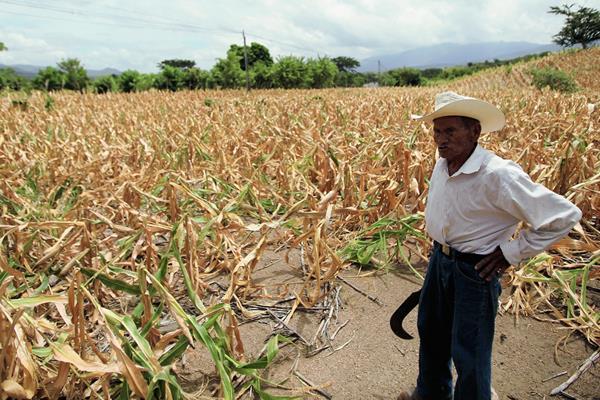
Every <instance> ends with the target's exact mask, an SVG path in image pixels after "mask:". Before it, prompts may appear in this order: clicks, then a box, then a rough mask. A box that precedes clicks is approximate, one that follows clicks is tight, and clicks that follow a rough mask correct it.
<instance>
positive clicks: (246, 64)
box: [242, 30, 250, 91]
mask: <svg viewBox="0 0 600 400" xmlns="http://www.w3.org/2000/svg"><path fill="white" fill-rule="evenodd" d="M242 36H243V37H244V68H245V70H246V90H247V91H250V71H249V70H248V50H247V48H246V34H245V33H244V31H243V30H242Z"/></svg>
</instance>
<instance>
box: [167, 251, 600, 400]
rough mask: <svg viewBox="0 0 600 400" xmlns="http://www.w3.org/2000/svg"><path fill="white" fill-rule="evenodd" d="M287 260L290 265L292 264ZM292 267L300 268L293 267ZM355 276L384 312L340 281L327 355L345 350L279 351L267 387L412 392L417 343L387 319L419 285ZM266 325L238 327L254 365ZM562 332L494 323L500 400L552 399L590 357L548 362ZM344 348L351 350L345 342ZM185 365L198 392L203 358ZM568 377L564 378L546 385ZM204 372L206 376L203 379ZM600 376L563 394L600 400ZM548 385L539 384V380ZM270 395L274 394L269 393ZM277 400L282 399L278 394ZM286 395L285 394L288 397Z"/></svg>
mask: <svg viewBox="0 0 600 400" xmlns="http://www.w3.org/2000/svg"><path fill="white" fill-rule="evenodd" d="M265 258H266V260H264V261H263V262H262V264H263V265H264V266H267V267H263V269H262V270H260V271H258V272H257V274H256V275H257V278H256V279H257V280H258V281H259V282H260V283H262V284H264V285H267V286H269V285H271V284H275V283H282V282H288V283H290V284H292V285H293V284H294V283H295V282H298V279H299V275H298V274H295V273H294V269H293V268H292V267H291V266H290V265H286V264H285V263H275V264H273V265H269V262H271V263H272V262H273V261H272V260H276V255H274V254H267V255H266V257H265ZM292 258H293V257H292ZM290 264H291V265H299V264H298V263H297V260H291V261H290ZM356 272H357V271H356V270H349V271H347V272H346V273H344V275H343V276H344V277H345V278H346V279H347V280H348V281H350V282H352V283H353V284H355V285H356V286H359V287H360V288H362V289H364V291H366V292H368V293H369V294H372V295H374V296H377V298H378V299H380V300H381V302H382V303H383V306H380V305H378V304H376V303H375V302H373V301H371V300H369V299H367V298H366V297H365V296H363V295H362V294H359V293H358V292H357V291H355V290H354V289H352V288H350V287H349V286H348V285H346V284H344V283H343V282H341V281H338V283H339V284H340V285H341V291H340V299H341V303H342V304H341V306H342V307H341V309H340V312H339V315H338V318H337V320H334V321H332V325H331V328H330V333H331V332H334V331H335V330H336V328H337V327H339V326H341V325H342V324H343V323H344V322H346V321H348V323H347V324H346V325H345V326H344V327H343V328H341V329H340V331H339V333H338V335H337V336H336V337H335V339H334V340H333V341H332V347H333V348H338V347H341V346H343V345H344V344H346V345H345V347H343V348H341V349H339V350H337V351H334V352H332V351H330V350H324V351H322V352H320V353H319V354H317V355H315V356H312V357H308V358H307V357H306V354H305V351H304V350H303V348H302V346H288V347H285V348H284V349H282V350H281V352H280V355H279V356H278V357H277V362H276V363H275V364H274V365H273V366H272V367H271V368H270V369H269V375H268V379H270V380H271V381H272V382H282V381H284V380H285V379H286V378H289V377H290V371H291V370H292V369H293V367H294V365H295V370H296V371H298V372H299V373H300V375H302V376H303V377H305V378H307V379H308V380H309V381H310V382H311V383H313V384H315V385H323V390H324V391H326V392H327V393H328V394H329V395H330V396H331V397H332V398H333V399H348V400H350V399H357V400H358V399H395V398H396V396H397V395H398V393H399V392H400V391H401V390H402V389H410V388H412V387H414V382H415V379H416V376H417V360H418V345H419V342H418V338H415V339H413V340H410V341H406V340H402V339H399V338H397V337H396V336H394V334H393V333H392V331H391V330H390V329H389V325H388V319H389V317H390V315H391V314H392V313H393V311H394V310H395V308H396V307H397V305H398V304H399V303H400V302H401V301H402V300H403V299H404V298H405V297H406V296H407V295H408V294H410V293H411V292H412V291H414V290H417V289H418V288H419V282H418V281H417V280H416V279H415V278H414V277H412V276H411V275H407V274H405V273H401V272H399V270H398V269H393V270H392V271H390V272H388V273H384V272H378V273H377V274H376V275H374V276H371V277H367V278H358V277H356ZM319 319H320V317H319V315H316V314H307V313H297V314H296V315H295V316H294V318H292V320H291V321H290V326H291V327H292V328H293V329H295V330H297V331H298V332H299V333H300V334H301V335H302V336H303V337H305V338H307V340H309V341H310V340H311V339H312V338H313V336H314V334H315V332H316V329H317V326H318V323H319ZM274 324H275V323H274V322H273V321H272V320H267V319H265V320H261V322H253V323H250V324H245V325H243V326H241V331H242V335H243V340H244V345H245V346H246V351H247V354H248V355H249V356H250V357H255V356H256V355H257V354H258V352H259V351H260V349H261V348H262V346H263V344H264V340H265V338H267V337H268V335H269V334H270V333H271V331H272V327H273V326H274ZM405 327H406V329H407V330H408V331H410V333H412V334H415V335H416V312H415V311H413V312H412V313H411V314H410V315H409V316H408V317H407V320H406V321H405ZM565 333H566V331H564V330H562V329H561V326H560V325H558V324H551V323H547V322H539V321H537V320H534V319H531V318H521V319H519V321H518V323H517V324H516V325H515V320H514V317H513V316H511V315H505V316H498V318H497V323H496V335H495V343H494V357H493V385H494V387H495V388H496V390H497V392H498V394H499V395H500V398H501V399H511V400H517V399H519V400H525V399H544V398H550V396H549V393H550V390H552V388H554V387H556V386H558V385H559V384H560V383H562V382H563V381H565V380H566V379H567V378H568V377H569V376H570V375H571V374H572V373H573V372H575V371H576V370H577V368H578V366H579V365H580V364H581V363H582V362H583V361H584V360H585V359H586V358H587V357H589V356H590V355H591V353H592V352H593V349H592V348H591V347H590V346H589V345H587V344H586V342H585V341H584V340H582V339H581V338H579V337H572V338H571V339H570V340H569V341H568V344H567V345H566V346H565V347H564V348H563V347H561V349H560V350H559V351H558V356H559V357H558V361H559V362H560V365H559V364H557V363H556V361H555V359H554V348H555V344H556V343H557V341H558V340H559V339H560V338H561V337H562V336H564V335H565ZM348 341H350V342H348ZM184 361H185V363H184V365H180V366H178V370H179V371H180V375H181V376H183V377H184V379H185V381H187V383H188V386H187V387H188V390H192V389H194V388H197V387H198V385H199V382H200V381H201V377H202V373H201V371H202V370H203V367H202V365H208V362H209V360H208V359H207V355H206V354H202V350H200V351H194V352H189V353H188V354H186V356H185V358H184ZM562 371H567V374H566V375H563V376H560V377H558V378H554V379H548V378H550V377H552V376H553V375H555V374H557V373H559V372H562ZM205 372H210V371H205ZM599 378H600V368H599V366H598V365H596V366H595V367H593V368H592V369H590V370H589V371H588V372H587V373H586V374H585V375H583V376H582V377H581V378H580V379H579V380H578V381H576V382H575V383H574V384H573V385H572V386H571V387H570V388H569V389H568V390H567V392H568V393H569V394H571V395H573V396H574V398H576V399H582V400H583V399H600V379H599ZM546 379H548V380H547V381H545V382H544V380H546ZM284 385H285V386H287V387H294V388H303V387H304V385H303V383H302V382H301V381H300V380H299V379H298V378H297V377H296V376H293V377H291V378H290V379H289V380H287V381H285V383H284ZM269 392H270V393H273V394H276V393H277V390H273V389H271V390H269ZM280 393H281V394H283V393H285V392H280ZM287 394H288V395H289V392H287ZM303 398H315V399H318V398H325V397H323V396H321V395H317V394H315V393H314V392H311V393H305V394H304V395H303Z"/></svg>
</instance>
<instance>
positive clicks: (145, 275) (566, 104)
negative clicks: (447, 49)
mask: <svg viewBox="0 0 600 400" xmlns="http://www.w3.org/2000/svg"><path fill="white" fill-rule="evenodd" d="M598 54H599V53H598V49H591V50H589V51H588V52H578V53H572V54H567V55H562V56H561V58H559V56H551V57H550V61H548V60H546V61H544V60H538V61H536V62H557V63H558V62H560V63H562V64H564V65H571V66H573V67H577V68H580V69H581V70H583V69H585V68H588V69H589V70H590V71H591V72H589V73H588V74H587V75H586V74H585V71H584V72H582V73H581V74H580V75H578V83H579V85H581V86H582V87H583V88H584V89H583V90H582V91H580V92H578V93H575V94H572V95H561V94H557V93H555V92H552V91H549V90H548V91H546V90H544V91H538V90H536V89H534V88H532V87H530V86H529V85H528V84H527V82H526V80H524V79H522V76H521V75H519V73H520V72H519V71H520V69H519V68H515V69H514V70H513V71H512V72H511V74H512V75H513V76H512V77H511V78H510V79H507V78H506V71H504V70H503V69H502V68H500V69H498V70H495V71H492V72H489V73H482V74H478V75H477V76H474V77H469V78H467V79H465V80H462V81H459V82H457V83H456V84H453V86H452V88H453V89H455V90H457V91H461V92H462V94H466V95H470V96H474V97H479V98H482V99H485V100H488V101H490V102H492V103H494V104H496V105H498V106H499V107H500V108H501V109H502V110H503V111H504V112H505V114H506V115H507V126H506V127H505V128H504V129H503V130H502V131H501V132H498V133H492V134H487V135H485V136H483V137H482V138H481V139H480V142H481V143H482V145H483V146H484V147H486V148H488V149H491V150H493V151H495V152H496V153H497V154H498V155H500V156H501V157H505V158H510V159H513V160H514V161H516V162H518V163H519V164H520V165H521V166H522V167H523V168H524V169H525V171H527V172H528V173H529V174H530V175H531V176H532V178H533V179H534V180H535V181H537V182H539V183H542V184H544V185H546V186H547V187H549V188H550V189H552V190H554V191H556V192H557V193H560V194H562V195H564V196H566V197H567V198H569V199H570V200H571V201H572V202H574V203H575V204H576V205H577V206H578V207H579V208H581V210H582V211H583V215H584V217H583V220H582V222H581V224H579V225H578V226H577V227H576V229H574V231H573V232H572V233H571V235H570V236H569V237H568V238H565V239H563V240H561V241H560V242H559V243H557V244H556V245H555V246H554V247H553V248H552V249H550V250H549V251H548V252H546V253H543V254H541V255H539V256H538V257H536V258H534V259H532V260H530V261H528V262H527V263H524V264H523V265H521V266H519V267H518V268H515V269H513V270H512V271H511V272H510V273H509V274H508V278H507V280H506V281H505V282H504V284H505V286H506V287H507V289H505V290H507V291H508V293H509V296H507V297H506V300H505V301H504V304H503V307H502V309H503V310H504V311H509V312H512V313H514V314H515V315H516V316H518V315H533V316H536V317H537V318H547V317H540V315H541V314H539V311H541V310H544V311H548V312H549V313H550V314H551V316H552V318H550V320H551V321H552V323H557V324H562V325H563V326H565V327H566V328H568V329H567V332H569V334H571V333H575V332H578V333H580V334H582V335H584V336H585V337H586V338H587V340H589V341H590V342H591V343H595V344H600V316H599V312H598V304H597V303H596V304H594V302H593V301H591V300H590V296H589V293H588V292H589V290H593V289H594V288H595V289H596V290H597V287H598V285H597V282H598V279H599V278H600V268H599V264H600V217H599V216H600V110H598V107H599V104H598V103H599V102H600V96H599V92H598V80H597V76H598V72H599V71H598V66H597V63H595V60H597V58H598ZM590 55H591V56H590ZM523 68H525V66H524V67H523ZM519 77H521V78H519ZM521 81H523V82H521ZM440 90H441V89H440V88H435V87H433V88H386V89H348V90H341V89H337V90H319V91H312V90H287V91H253V92H251V93H249V94H247V93H245V92H242V91H209V92H178V93H164V92H145V93H137V94H106V95H92V94H74V93H59V94H53V95H51V96H52V97H51V98H50V97H49V96H48V95H46V94H43V93H34V94H33V95H31V97H30V98H28V99H27V101H18V102H17V101H15V98H16V97H15V96H16V95H12V96H13V97H11V96H8V97H4V98H2V99H0V109H1V111H2V114H1V116H0V133H1V134H0V178H1V180H0V207H1V217H0V269H1V271H0V332H1V334H0V348H1V349H2V353H1V356H0V397H1V398H2V399H7V398H21V399H25V398H26V399H30V398H34V397H35V398H51V399H54V398H69V399H71V398H115V399H126V398H131V397H135V398H167V399H177V398H184V397H190V396H191V395H190V394H188V393H185V392H184V391H183V390H182V388H181V386H180V385H179V383H178V381H177V379H176V376H175V374H174V372H173V365H174V363H175V362H176V361H177V360H178V358H179V357H180V356H181V354H183V352H184V351H185V350H186V349H187V348H188V347H190V346H191V347H196V346H205V347H206V348H207V349H208V350H209V352H210V356H211V358H212V360H213V362H214V367H215V371H216V373H217V374H218V377H219V379H220V385H219V387H218V388H216V389H215V390H214V391H213V393H212V396H214V397H218V398H226V399H233V398H236V397H240V396H242V395H243V394H244V393H250V392H251V393H253V394H254V395H256V396H258V397H260V398H265V399H266V398H280V397H275V396H273V395H270V394H268V391H269V390H268V386H269V385H268V382H266V381H265V380H264V379H263V378H262V375H261V372H262V370H263V369H265V368H268V366H269V364H270V363H271V361H272V360H273V359H274V357H276V354H277V350H278V348H279V347H280V346H282V345H286V344H287V343H288V342H290V341H294V340H297V338H293V337H290V336H287V337H286V336H280V335H273V336H272V337H271V338H270V339H269V341H268V342H267V343H266V344H265V347H264V351H263V352H262V354H261V356H260V357H259V358H257V359H248V358H247V356H246V354H245V352H244V345H243V339H244V338H243V337H242V335H241V334H240V332H239V324H240V323H241V322H242V321H244V320H246V319H249V318H253V317H256V316H257V315H258V314H260V313H267V311H257V310H256V309H252V308H251V307H250V306H251V305H252V304H256V301H258V300H261V299H270V300H273V299H275V300H277V299H283V298H286V299H289V298H292V304H293V305H292V306H291V310H292V311H291V313H290V314H289V315H288V317H287V321H289V319H290V318H292V316H293V313H294V311H295V310H296V311H297V312H299V311H300V310H302V309H310V308H311V307H315V306H318V305H320V304H322V303H323V302H324V301H328V299H329V298H330V295H331V293H332V292H333V291H334V288H335V282H336V277H337V275H338V273H339V272H340V271H342V270H344V269H348V268H352V267H353V265H356V264H361V265H365V266H372V267H374V268H390V267H391V266H394V267H396V266H397V267H398V268H409V269H412V271H414V273H415V274H417V275H418V274H419V272H418V271H417V270H416V269H414V267H413V265H412V263H413V262H414V260H415V259H417V260H418V259H426V255H427V253H428V250H429V246H430V244H429V241H428V239H427V238H426V236H425V234H424V224H423V217H422V216H423V211H424V204H425V201H426V197H427V182H428V178H429V176H430V174H431V171H432V168H433V165H434V162H435V157H436V155H435V146H434V143H433V139H432V130H431V127H430V126H427V125H425V124H421V123H417V122H413V121H411V120H410V114H412V113H424V112H429V111H431V109H432V103H433V97H434V95H435V93H436V92H439V91H440ZM268 249H277V250H281V249H283V251H281V253H280V254H281V255H282V257H284V256H285V254H286V252H289V251H292V250H296V251H298V250H300V251H301V254H302V263H301V264H302V265H301V266H300V265H299V266H298V271H300V272H301V273H302V276H303V283H302V285H300V287H299V288H297V289H295V290H290V288H286V287H285V286H284V285H281V286H275V287H267V286H263V285H261V284H260V283H257V282H255V281H254V279H253V274H254V273H255V271H256V267H257V265H258V263H259V261H260V259H261V255H262V254H263V253H264V252H265V251H266V250H268ZM301 267H302V268H301ZM217 279H221V281H220V282H225V283H224V284H221V283H218V284H215V281H216V280H217ZM594 285H595V286H594ZM290 296H291V297H290ZM399 300H400V299H399ZM164 320H170V321H174V323H175V325H174V326H175V327H174V328H173V329H172V330H168V331H165V330H164V329H161V327H162V325H161V324H162V321H164ZM294 395H295V394H293V393H292V394H290V396H294Z"/></svg>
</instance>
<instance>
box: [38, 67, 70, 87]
mask: <svg viewBox="0 0 600 400" xmlns="http://www.w3.org/2000/svg"><path fill="white" fill-rule="evenodd" d="M66 80H67V77H66V75H65V73H64V72H63V71H60V70H58V69H56V68H54V67H46V68H44V69H41V70H39V71H38V73H37V75H36V76H35V78H33V82H32V83H33V87H34V88H36V89H40V90H46V91H53V90H61V89H63V88H64V87H65V82H66Z"/></svg>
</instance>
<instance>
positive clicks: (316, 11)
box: [0, 0, 598, 72]
mask: <svg viewBox="0 0 600 400" xmlns="http://www.w3.org/2000/svg"><path fill="white" fill-rule="evenodd" d="M38 3H39V4H40V5H42V6H52V7H59V8H62V9H63V10H64V9H67V10H73V11H75V13H68V12H67V13H60V12H53V11H49V10H45V9H39V8H33V9H31V8H24V7H17V6H14V5H7V4H3V6H2V8H3V9H5V10H7V12H12V13H17V14H19V15H16V14H3V13H2V10H0V18H2V21H1V24H0V25H1V26H2V27H3V28H2V29H0V40H2V41H3V42H5V43H6V45H7V46H8V48H9V51H8V52H3V53H0V62H5V63H6V62H10V63H36V64H40V65H48V64H53V63H55V62H56V61H58V60H59V59H60V58H64V57H76V58H79V59H80V60H81V61H82V63H83V64H84V65H86V66H88V68H103V67H107V66H111V67H116V68H119V69H126V68H135V69H138V70H141V71H146V72H149V71H154V70H156V64H157V63H158V62H160V61H161V60H163V59H167V58H192V59H194V60H196V61H197V64H198V65H199V66H200V67H202V68H210V67H211V66H212V65H214V63H215V59H216V58H220V57H224V56H225V53H226V51H227V49H228V47H229V45H230V44H232V43H236V44H241V43H242V36H241V30H242V29H244V30H245V31H246V32H247V36H248V40H249V41H258V42H260V43H262V44H264V45H266V46H267V47H268V48H269V49H270V51H271V54H272V55H273V56H274V57H276V56H278V55H288V54H295V55H301V56H305V57H315V56H317V55H329V56H338V55H346V56H351V57H355V58H358V59H362V58H366V57H370V56H374V55H382V54H389V53H396V52H401V51H404V50H408V49H410V48H415V47H419V46H425V45H433V44H439V43H444V42H459V43H466V42H486V41H528V42H536V43H550V42H551V40H552V35H553V34H555V33H556V32H558V31H559V30H560V27H561V26H562V24H563V19H562V18H561V17H559V16H555V15H551V14H548V13H547V11H548V9H549V8H550V6H553V5H556V4H558V3H560V2H558V3H557V2H556V1H555V0H527V1H522V0H453V1H451V2H450V1H447V0H348V1H342V0H303V1H284V0H254V1H250V0H221V1H219V2H209V1H206V0H205V1H200V0H169V1H162V0H144V1H142V0H130V1H128V2H122V1H119V0H97V1H91V0H85V1H81V0H78V1H76V0H53V1H50V0H39V1H38ZM578 3H579V4H581V5H587V6H590V7H594V8H597V7H598V4H597V3H598V0H580V1H579V2H578ZM23 14H25V15H29V17H27V16H24V15H23ZM32 16H36V17H32ZM7 17H8V18H7ZM140 19H141V20H140ZM165 23H174V25H168V26H167V25H165ZM160 28H177V29H182V30H184V31H176V30H165V29H160ZM13 48H14V49H15V50H14V51H13ZM36 49H37V51H36Z"/></svg>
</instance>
